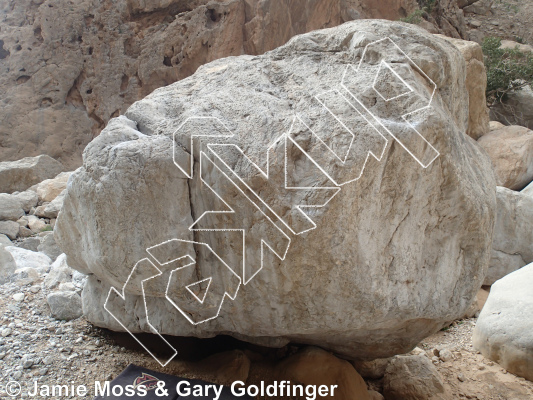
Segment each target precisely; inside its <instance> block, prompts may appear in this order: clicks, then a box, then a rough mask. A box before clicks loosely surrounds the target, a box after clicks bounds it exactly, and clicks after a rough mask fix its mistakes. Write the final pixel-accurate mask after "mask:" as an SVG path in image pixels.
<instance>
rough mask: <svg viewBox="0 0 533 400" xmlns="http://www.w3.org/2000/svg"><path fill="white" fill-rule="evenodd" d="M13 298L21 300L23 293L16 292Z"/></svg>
mask: <svg viewBox="0 0 533 400" xmlns="http://www.w3.org/2000/svg"><path fill="white" fill-rule="evenodd" d="M13 300H15V301H18V302H21V301H22V300H24V293H16V294H14V295H13Z"/></svg>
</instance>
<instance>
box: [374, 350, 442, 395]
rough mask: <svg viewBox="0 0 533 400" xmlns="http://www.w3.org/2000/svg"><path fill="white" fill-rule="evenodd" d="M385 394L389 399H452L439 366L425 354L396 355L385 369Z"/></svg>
mask: <svg viewBox="0 0 533 400" xmlns="http://www.w3.org/2000/svg"><path fill="white" fill-rule="evenodd" d="M383 394H384V396H385V399H387V400H437V399H451V397H450V396H447V394H446V391H445V389H444V382H443V380H442V377H441V376H440V374H439V372H438V371H437V368H435V366H434V365H433V364H432V363H431V361H430V360H429V358H427V357H425V356H423V355H414V356H396V357H394V358H393V359H392V360H391V362H390V363H389V365H388V367H387V370H386V371H385V378H384V380H383Z"/></svg>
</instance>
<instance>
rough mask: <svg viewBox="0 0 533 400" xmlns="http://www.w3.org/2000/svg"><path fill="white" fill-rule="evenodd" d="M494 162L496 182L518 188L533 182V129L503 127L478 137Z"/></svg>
mask: <svg viewBox="0 0 533 400" xmlns="http://www.w3.org/2000/svg"><path fill="white" fill-rule="evenodd" d="M478 143H479V144H480V145H481V147H483V148H484V149H485V150H486V151H487V153H488V154H489V157H490V159H491V161H492V164H493V165H494V169H495V171H496V176H497V179H498V185H499V186H503V187H506V188H508V189H512V190H521V189H523V188H524V187H525V186H527V185H528V184H529V183H530V182H531V181H533V131H531V130H529V129H527V128H524V127H522V126H506V127H504V128H501V129H497V130H494V131H491V132H490V133H488V134H486V135H484V136H483V137H482V138H481V139H479V141H478Z"/></svg>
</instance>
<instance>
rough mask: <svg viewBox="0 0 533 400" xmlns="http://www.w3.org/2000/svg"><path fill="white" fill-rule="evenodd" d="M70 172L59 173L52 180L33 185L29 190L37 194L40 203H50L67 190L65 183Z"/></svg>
mask: <svg viewBox="0 0 533 400" xmlns="http://www.w3.org/2000/svg"><path fill="white" fill-rule="evenodd" d="M71 174H72V172H61V173H60V174H59V175H58V176H56V177H55V178H53V179H46V180H44V181H42V182H41V183H38V184H37V185H34V186H32V187H31V188H30V190H32V191H34V192H35V193H37V195H38V196H39V199H40V201H42V202H51V201H52V200H54V199H55V198H56V197H57V196H59V195H60V194H61V192H62V191H63V190H65V189H66V188H67V182H68V178H69V176H70V175H71Z"/></svg>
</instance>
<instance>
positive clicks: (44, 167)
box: [0, 155, 63, 193]
mask: <svg viewBox="0 0 533 400" xmlns="http://www.w3.org/2000/svg"><path fill="white" fill-rule="evenodd" d="M61 171H63V166H62V165H61V163H60V162H59V161H56V160H54V159H53V158H52V157H50V156H47V155H40V156H37V157H26V158H23V159H21V160H18V161H4V162H0V193H13V192H17V191H18V192H20V191H23V190H26V189H28V188H29V187H30V186H33V185H35V184H36V183H39V182H41V181H44V180H45V179H48V178H53V177H54V176H56V175H57V174H59V173H60V172H61Z"/></svg>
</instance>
